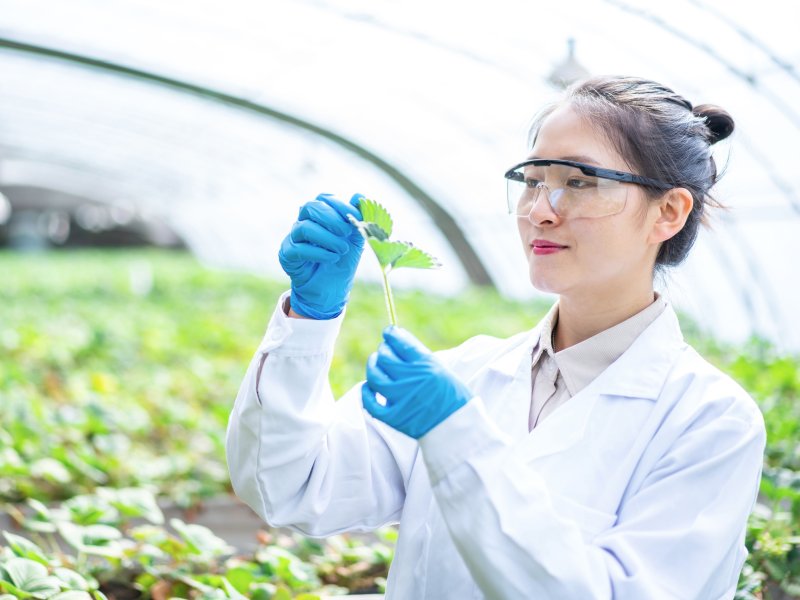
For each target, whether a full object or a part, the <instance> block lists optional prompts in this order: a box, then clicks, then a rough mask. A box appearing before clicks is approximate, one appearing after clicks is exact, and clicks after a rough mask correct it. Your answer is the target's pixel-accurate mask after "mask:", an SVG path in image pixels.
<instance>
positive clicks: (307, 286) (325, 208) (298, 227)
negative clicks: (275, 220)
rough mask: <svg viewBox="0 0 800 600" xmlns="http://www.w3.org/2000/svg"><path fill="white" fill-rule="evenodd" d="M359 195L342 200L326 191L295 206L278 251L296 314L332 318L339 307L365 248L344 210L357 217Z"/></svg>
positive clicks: (347, 292) (347, 293) (358, 215)
mask: <svg viewBox="0 0 800 600" xmlns="http://www.w3.org/2000/svg"><path fill="white" fill-rule="evenodd" d="M361 198H363V196H362V195H361V194H354V195H353V197H352V198H351V199H350V204H345V203H344V202H342V201H340V200H336V199H335V198H334V197H333V196H332V195H331V194H320V195H319V196H317V198H316V200H312V201H311V202H307V203H306V204H304V205H303V206H302V207H301V208H300V215H299V216H298V218H297V221H296V222H295V224H294V225H293V226H292V231H291V233H290V234H289V235H287V236H286V238H284V240H283V243H282V244H281V249H280V251H279V252H278V260H279V261H280V263H281V267H283V270H284V271H285V272H286V274H287V275H288V276H289V277H290V278H291V280H292V293H291V298H290V299H289V303H290V305H291V308H292V310H293V311H294V312H296V313H297V314H299V315H302V316H304V317H310V318H312V319H333V318H334V317H338V316H339V315H340V314H341V312H342V310H344V306H345V304H346V303H347V298H348V296H349V294H350V288H352V287H353V278H354V277H355V274H356V267H358V261H359V259H360V258H361V252H362V250H363V249H364V238H363V237H362V236H361V233H360V232H359V231H358V228H356V227H355V225H353V224H352V223H350V221H348V219H347V215H353V216H354V217H355V218H356V219H358V220H359V221H360V220H361V212H360V211H359V209H358V202H359V200H360V199H361Z"/></svg>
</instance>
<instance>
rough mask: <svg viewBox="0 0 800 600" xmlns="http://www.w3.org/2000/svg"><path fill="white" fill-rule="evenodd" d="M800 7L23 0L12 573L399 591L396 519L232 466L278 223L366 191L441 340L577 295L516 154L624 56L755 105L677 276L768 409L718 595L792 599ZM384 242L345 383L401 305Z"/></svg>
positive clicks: (1, 471) (676, 299) (435, 342)
mask: <svg viewBox="0 0 800 600" xmlns="http://www.w3.org/2000/svg"><path fill="white" fill-rule="evenodd" d="M798 23H800V5H798V4H797V3H794V2H782V1H778V0H764V1H763V2H760V3H757V4H755V3H751V2H745V1H744V0H733V1H730V2H723V1H722V0H676V1H674V2H669V3H667V2H656V1H655V0H642V1H640V2H635V1H634V0H565V1H564V2H559V3H538V2H525V1H522V0H498V1H497V2H492V3H479V4H474V5H465V4H464V3H456V2H453V1H452V0H442V1H440V2H422V1H420V0H409V1H407V2H403V3H400V2H389V1H387V0H373V1H371V2H367V1H365V0H296V1H294V2H281V1H279V0H273V1H269V2H257V1H255V0H229V1H227V2H224V3H223V2H220V1H214V0H194V1H192V2H189V1H188V0H176V1H173V2H156V1H154V0H115V1H114V2H100V1H99V0H71V1H70V2H57V1H53V0H0V73H1V74H2V77H1V82H0V273H2V275H3V280H4V285H3V289H2V292H0V295H2V304H0V307H2V308H0V355H1V356H2V357H3V359H2V361H0V411H2V422H0V496H2V499H3V503H4V504H3V510H2V511H0V518H2V519H4V520H3V527H2V529H3V535H4V537H3V538H0V546H2V550H0V552H1V553H0V596H2V598H6V597H15V598H29V597H33V598H53V599H54V600H64V599H68V600H77V599H79V598H88V599H93V600H101V599H103V598H111V599H113V598H117V599H122V598H126V599H127V598H154V599H159V598H164V599H166V598H173V597H175V598H243V597H247V598H260V599H269V598H275V599H292V598H301V599H305V600H311V599H312V598H328V597H331V596H338V595H357V594H361V595H362V597H364V598H367V597H372V598H383V597H384V594H386V597H387V598H393V597H400V596H393V595H392V593H391V588H392V586H391V582H392V580H391V578H390V577H389V568H390V566H391V564H392V561H393V558H394V556H395V549H396V547H397V540H398V537H400V539H402V535H401V534H400V533H399V531H402V528H400V529H399V530H398V527H397V520H394V521H393V522H391V523H388V524H384V525H382V526H381V527H380V528H375V530H374V531H371V532H366V533H365V532H358V531H355V532H351V533H348V532H344V533H339V534H336V535H331V536H327V537H325V538H319V539H317V538H315V537H312V536H306V535H303V534H301V533H298V531H297V530H295V529H293V528H287V527H270V526H269V525H267V524H266V523H265V522H264V520H263V519H262V518H260V517H258V516H257V515H255V514H254V513H253V512H252V511H251V510H250V509H249V508H248V507H246V506H245V505H244V504H243V503H242V502H241V501H239V500H238V499H237V498H236V497H235V495H234V493H233V489H232V487H231V482H230V477H229V473H228V467H227V464H226V439H225V438H226V428H227V426H228V419H229V416H230V414H231V410H232V408H233V403H234V400H235V399H236V398H237V393H238V390H239V386H240V384H241V383H242V379H243V378H244V377H245V371H246V370H247V369H248V365H249V364H250V361H251V359H252V358H253V355H254V353H255V352H256V350H257V349H258V348H259V343H262V345H263V343H265V342H263V341H262V336H264V331H265V330H266V328H267V326H268V324H269V323H270V319H271V315H272V313H273V310H275V305H276V302H277V300H278V298H279V297H280V296H281V294H282V293H283V292H285V291H287V290H289V289H290V283H291V282H290V277H289V276H287V274H286V273H285V271H284V269H283V267H282V264H281V262H280V260H279V250H280V249H281V247H282V242H283V240H284V238H285V237H286V236H287V234H288V233H289V231H290V230H291V229H292V226H293V223H294V222H295V220H296V219H298V214H299V213H298V211H299V210H300V209H301V206H302V205H303V204H305V203H306V202H309V201H311V200H314V199H315V198H316V197H317V196H318V194H321V193H329V194H333V195H334V196H335V197H336V198H339V199H341V200H342V201H344V202H347V201H348V200H349V199H350V198H351V197H352V196H353V195H354V194H356V193H359V194H363V195H364V196H365V197H367V198H369V199H371V200H374V201H376V202H378V203H380V204H381V205H382V206H383V207H385V209H386V210H387V211H388V213H390V214H391V215H392V218H393V221H394V223H393V228H394V230H393V231H392V232H391V236H392V238H393V239H396V240H406V241H413V243H414V245H418V246H419V247H420V248H422V249H424V250H425V251H427V252H428V253H429V254H431V255H433V256H435V257H436V259H437V260H438V262H439V263H440V266H439V268H438V269H436V270H435V271H433V270H428V269H402V270H399V271H398V272H397V273H393V274H392V276H391V281H392V286H393V287H394V296H395V298H394V300H395V303H396V318H397V321H398V322H399V324H400V325H401V326H403V327H405V328H407V329H409V330H411V331H413V332H414V333H415V334H416V335H417V336H419V339H420V340H422V341H423V342H424V343H425V344H426V345H427V346H428V347H429V348H431V349H432V350H442V349H445V348H451V347H454V346H457V345H458V344H460V343H462V342H464V341H465V340H467V339H468V338H470V337H472V336H476V335H492V336H496V337H500V338H507V337H510V336H512V335H514V334H516V333H518V332H520V331H525V330H528V329H530V328H532V327H534V325H536V324H537V322H538V321H539V320H540V319H541V318H542V317H544V315H545V314H546V313H547V312H548V310H549V308H550V307H551V306H552V305H553V303H554V302H555V301H556V300H557V299H558V296H557V295H555V294H553V293H546V292H541V291H539V290H537V289H536V288H535V287H533V286H532V285H531V279H530V277H529V273H528V271H529V267H528V258H527V257H526V254H525V252H524V251H523V247H522V244H521V243H520V238H519V233H518V228H517V218H516V217H515V216H514V215H510V214H509V210H508V208H507V202H506V179H505V177H504V174H505V173H506V172H507V171H508V169H509V168H511V167H512V166H513V165H515V164H517V163H520V162H522V161H523V160H525V159H526V158H527V157H528V155H529V153H530V143H529V139H528V134H529V129H530V127H531V124H532V122H533V118H534V117H535V115H536V114H537V111H538V110H539V109H540V108H541V107H542V106H544V105H546V104H547V103H548V102H551V101H554V100H555V99H557V98H558V97H560V95H561V94H562V93H563V90H564V89H565V88H567V87H568V86H569V85H570V84H572V83H573V82H575V81H578V80H581V79H584V78H587V77H591V76H599V75H632V76H638V77H644V78H647V79H652V80H654V81H657V82H660V83H663V84H665V85H667V86H668V87H670V88H672V89H673V90H675V91H676V92H677V93H678V94H680V95H682V96H684V97H685V98H687V99H688V100H689V101H690V102H692V103H693V104H694V105H699V104H704V103H711V104H716V105H719V106H721V107H722V108H724V109H725V110H726V111H728V113H729V114H730V115H731V116H732V118H733V120H734V122H735V129H734V132H733V134H732V135H731V136H730V137H728V138H726V139H724V140H723V141H721V142H719V143H718V144H714V146H713V156H714V159H715V161H716V164H717V165H718V168H719V170H720V172H722V177H721V179H720V181H719V183H718V184H717V185H716V186H715V187H714V188H713V190H712V192H713V197H714V199H715V200H717V201H719V202H720V203H721V204H722V205H723V206H724V208H718V209H715V210H713V211H710V212H709V215H708V226H707V227H701V229H700V233H699V235H698V238H697V240H696V242H695V244H694V247H693V248H692V250H691V252H690V253H689V254H688V257H687V259H686V260H685V261H684V262H682V263H681V264H680V265H678V266H676V267H674V268H670V269H668V270H666V271H665V272H664V273H663V274H659V275H658V276H657V277H656V279H655V282H654V285H655V289H656V290H657V291H658V292H659V293H660V295H661V296H663V297H664V298H665V299H666V300H667V302H668V303H669V304H670V305H672V306H674V308H675V310H676V312H677V313H678V316H679V317H680V321H681V326H682V330H683V333H684V336H685V338H686V340H687V342H688V343H689V344H691V345H692V346H693V347H694V348H696V349H697V351H698V352H699V354H700V355H702V356H703V357H705V358H706V359H707V360H708V361H709V362H711V363H712V364H713V365H714V366H715V367H717V368H718V369H720V370H721V371H722V372H724V373H727V374H728V375H730V376H731V377H732V378H733V380H735V381H736V382H737V383H738V384H739V385H741V386H742V388H744V390H746V392H747V394H749V395H750V396H751V397H752V398H753V399H754V400H755V402H756V404H757V405H758V408H759V409H760V412H761V413H762V414H763V416H764V422H765V428H766V448H765V451H764V461H763V472H762V473H761V480H760V484H759V485H760V487H759V490H758V499H757V502H756V503H755V504H754V505H753V509H752V511H751V513H750V515H749V517H748V522H747V528H746V537H745V539H744V540H742V543H744V544H745V545H746V549H747V552H748V556H747V560H746V562H745V563H744V565H743V567H742V569H741V573H739V575H738V584H737V585H736V589H735V596H734V595H726V596H713V597H712V596H710V595H709V596H702V597H698V600H702V599H705V598H708V599H709V600H716V598H722V597H725V598H734V597H735V598H736V599H737V600H757V599H758V600H771V599H785V598H800V313H798V311H797V308H796V307H798V306H800V267H798V259H800V36H798V35H797V26H798ZM369 254H370V253H369V252H366V251H365V253H364V257H363V259H362V260H361V261H360V263H359V264H358V270H357V273H356V275H355V285H354V287H353V291H352V293H351V295H350V306H349V307H348V309H347V314H346V318H345V319H344V322H343V324H342V330H341V334H340V335H339V337H338V338H337V341H336V355H335V356H334V358H333V363H332V367H331V372H330V385H331V388H332V391H333V393H334V395H335V396H336V397H337V398H338V397H340V396H342V395H343V394H345V392H346V391H347V390H348V389H350V388H352V387H353V386H354V385H356V384H358V382H360V381H362V380H363V379H364V369H365V363H366V361H367V358H368V356H369V355H370V353H372V352H374V351H375V350H376V349H377V347H378V344H379V343H381V340H382V338H381V331H382V329H383V327H384V326H385V325H387V324H388V319H389V317H388V316H387V312H386V306H385V302H386V299H385V293H384V288H383V284H382V282H383V281H384V276H385V273H384V271H383V269H382V266H381V264H380V263H379V261H378V260H375V257H374V256H370V255H369ZM394 316H395V315H394V314H393V315H392V320H394ZM273 318H274V317H273ZM531 435H535V434H534V433H532V434H531ZM698 526H699V525H698ZM398 568H399V567H398ZM497 576H498V577H501V576H502V575H501V574H498V575H497ZM387 579H388V581H389V585H388V589H387ZM508 585H509V586H510V585H511V583H510V582H509V584H508ZM398 589H399V588H398ZM498 589H499V588H498ZM504 589H510V587H509V588H504ZM543 589H544V588H543ZM553 589H556V588H553ZM709 589H710V588H709ZM475 590H476V595H475V597H476V598H478V597H480V598H483V597H507V596H505V595H502V594H500V595H496V596H492V595H491V594H489V593H487V595H486V596H484V595H480V593H479V592H478V588H477V587H476V588H475ZM662 591H663V592H664V593H666V589H665V590H662ZM706 592H708V589H707V590H706ZM484 593H486V592H485V591H484ZM498 594H499V592H498ZM426 597H428V596H426ZM430 597H433V596H430ZM542 597H551V596H542ZM552 597H554V598H555V597H564V598H566V597H567V596H552ZM569 597H570V598H572V597H576V598H577V597H579V596H569ZM596 597H598V598H600V597H604V598H605V597H608V598H611V597H612V596H610V595H609V596H605V595H600V592H598V595H597V596H596ZM613 597H616V596H613ZM619 597H628V596H619ZM631 597H632V596H631ZM687 600H689V599H688V598H687Z"/></svg>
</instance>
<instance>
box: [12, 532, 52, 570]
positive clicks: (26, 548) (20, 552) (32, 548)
mask: <svg viewBox="0 0 800 600" xmlns="http://www.w3.org/2000/svg"><path fill="white" fill-rule="evenodd" d="M3 536H4V537H5V538H6V540H7V541H8V545H9V546H10V547H11V550H13V552H14V554H16V555H17V556H19V557H21V558H29V559H31V560H35V561H36V562H39V563H42V564H43V565H48V564H49V561H48V560H47V556H46V555H45V553H44V550H42V549H41V548H39V546H37V545H36V544H34V543H33V542H31V541H30V540H27V539H25V538H24V537H21V536H18V535H14V534H13V533H9V532H7V531H4V532H3Z"/></svg>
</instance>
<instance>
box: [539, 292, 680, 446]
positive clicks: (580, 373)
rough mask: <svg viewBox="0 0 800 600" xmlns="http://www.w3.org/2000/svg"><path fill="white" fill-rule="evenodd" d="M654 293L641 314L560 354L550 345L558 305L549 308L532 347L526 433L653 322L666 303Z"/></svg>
mask: <svg viewBox="0 0 800 600" xmlns="http://www.w3.org/2000/svg"><path fill="white" fill-rule="evenodd" d="M654 293H655V300H654V301H653V302H652V303H651V304H650V305H649V306H648V307H647V308H645V309H644V310H642V311H640V312H638V313H636V314H635V315H633V316H632V317H630V318H629V319H626V320H625V321H623V322H622V323H619V324H617V325H614V326H613V327H609V328H608V329H606V330H605V331H601V332H600V333H598V334H596V335H593V336H592V337H590V338H589V339H587V340H584V341H582V342H580V343H579V344H575V345H574V346H570V347H569V348H565V349H564V350H561V351H560V352H555V351H554V350H553V346H552V344H551V334H552V332H553V327H554V326H555V324H556V323H557V322H558V303H557V302H556V303H555V304H554V305H553V307H552V308H551V309H550V311H549V312H548V313H547V315H545V317H544V321H543V324H542V332H541V335H540V337H539V342H538V343H537V344H536V345H535V346H534V347H533V353H532V360H531V383H532V389H531V410H530V414H529V416H528V431H531V430H533V428H534V427H536V425H538V424H539V423H541V422H542V421H543V420H544V419H546V418H547V416H548V415H550V414H551V413H552V412H553V411H554V410H555V409H556V408H558V407H559V406H561V405H562V404H564V403H565V402H566V401H567V400H569V399H570V398H572V396H574V395H575V394H577V393H578V392H579V391H581V390H582V389H583V388H585V387H586V386H587V385H589V384H590V383H591V382H592V380H593V379H594V378H595V377H597V376H598V375H600V373H602V372H603V371H604V370H605V369H606V368H608V367H609V365H611V363H613V362H614V361H615V360H617V359H618V358H619V357H620V356H622V354H623V353H624V352H625V350H627V349H628V348H629V347H630V345H631V344H632V343H633V341H634V340H635V339H636V338H637V337H639V335H640V334H641V333H642V332H643V331H644V330H645V329H647V326H648V325H650V323H652V322H653V321H655V319H656V317H658V315H660V314H661V313H662V312H663V310H664V309H665V308H666V306H667V303H666V301H665V300H664V298H662V297H661V295H660V294H659V293H658V292H654Z"/></svg>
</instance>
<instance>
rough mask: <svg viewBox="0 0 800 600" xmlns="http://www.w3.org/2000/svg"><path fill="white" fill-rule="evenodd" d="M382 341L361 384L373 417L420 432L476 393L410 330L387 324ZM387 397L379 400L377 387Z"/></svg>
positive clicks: (413, 434)
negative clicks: (384, 401)
mask: <svg viewBox="0 0 800 600" xmlns="http://www.w3.org/2000/svg"><path fill="white" fill-rule="evenodd" d="M383 339H384V341H383V343H382V344H381V345H380V346H379V347H378V351H377V352H373V353H372V354H371V355H370V357H369V359H368V360H367V381H366V383H365V384H364V385H363V386H362V387H361V400H362V402H363V403H364V408H366V409H367V412H369V413H370V414H371V415H372V416H373V417H375V418H376V419H380V420H381V421H383V422H384V423H386V424H388V425H391V426H392V427H394V428H395V429H397V430H399V431H402V432H403V433H405V434H406V435H409V436H411V437H413V438H417V439H419V438H421V437H422V436H423V435H425V434H426V433H428V431H430V430H431V429H433V428H434V427H436V426H437V425H438V424H439V423H441V422H442V421H444V420H445V419H446V418H447V417H449V416H450V415H451V414H452V413H453V412H455V411H456V410H458V409H459V408H461V407H462V406H464V405H465V404H466V403H467V402H468V401H469V400H470V398H472V393H471V392H470V391H469V389H468V388H467V386H466V385H464V384H463V383H462V382H461V381H459V379H458V378H457V377H456V376H455V375H453V374H452V373H450V372H449V371H448V370H447V369H446V368H445V367H444V365H442V363H441V362H439V360H438V359H437V358H436V357H435V356H434V355H433V353H432V352H431V351H430V350H428V349H427V348H426V347H425V346H424V345H423V344H422V342H420V341H419V340H418V339H417V338H415V337H414V336H413V335H412V334H411V333H410V332H409V331H407V330H405V329H403V328H401V327H394V326H391V325H390V326H389V327H387V328H386V329H384V330H383ZM376 392H377V393H379V394H381V395H382V396H383V397H384V398H386V406H382V405H381V404H378V401H377V399H376V397H375V393H376Z"/></svg>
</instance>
